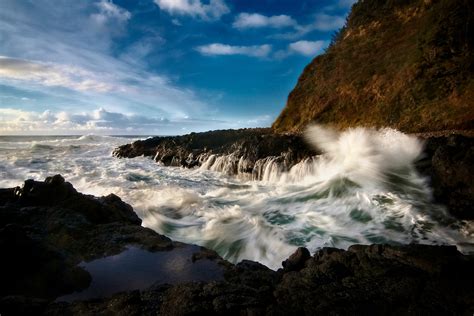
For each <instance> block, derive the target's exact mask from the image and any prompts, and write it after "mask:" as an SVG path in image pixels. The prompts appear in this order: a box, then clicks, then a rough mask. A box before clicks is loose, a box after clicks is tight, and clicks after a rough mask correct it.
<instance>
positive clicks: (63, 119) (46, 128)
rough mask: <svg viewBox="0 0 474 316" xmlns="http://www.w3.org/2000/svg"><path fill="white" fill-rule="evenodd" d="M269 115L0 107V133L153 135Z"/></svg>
mask: <svg viewBox="0 0 474 316" xmlns="http://www.w3.org/2000/svg"><path fill="white" fill-rule="evenodd" d="M270 121H271V117H270V116H268V115H265V116H256V117H253V118H239V117H237V118H233V120H232V121H228V120H219V119H198V118H181V119H174V120H169V119H166V118H164V117H156V116H154V117H152V116H144V115H136V114H125V113H120V112H113V111H108V110H106V109H104V108H98V109H95V110H93V111H89V112H79V113H72V112H66V111H60V112H52V111H50V110H45V111H43V112H34V111H25V110H18V109H12V108H4V109H2V108H0V135H2V134H3V135H16V134H32V135H40V134H49V135H78V134H91V133H93V134H103V135H114V134H115V135H123V134H135V135H139V134H148V135H149V134H156V135H176V134H183V133H187V132H189V131H207V130H212V129H219V128H229V127H230V128H232V127H233V128H236V127H257V126H259V127H260V126H268V125H269V124H270Z"/></svg>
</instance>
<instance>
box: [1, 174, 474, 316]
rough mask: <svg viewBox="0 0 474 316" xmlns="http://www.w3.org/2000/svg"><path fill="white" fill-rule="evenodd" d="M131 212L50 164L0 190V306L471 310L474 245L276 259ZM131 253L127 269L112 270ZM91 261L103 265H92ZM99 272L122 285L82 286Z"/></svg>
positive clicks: (106, 311) (58, 310)
mask: <svg viewBox="0 0 474 316" xmlns="http://www.w3.org/2000/svg"><path fill="white" fill-rule="evenodd" d="M140 223H141V220H140V219H139V218H138V217H137V215H136V214H135V213H134V212H133V209H132V208H131V207H130V205H128V204H126V203H124V202H122V201H121V200H120V198H119V197H117V196H115V195H113V194H111V195H108V196H106V197H100V198H99V197H94V196H89V195H83V194H81V193H79V192H77V191H76V190H75V189H74V188H73V187H72V185H71V184H70V183H68V182H65V181H64V179H63V178H62V177H61V176H59V175H56V176H54V177H51V178H47V179H46V180H45V181H44V182H37V181H33V180H28V181H25V183H24V185H23V187H22V188H19V187H17V188H12V189H2V190H0V245H1V249H2V250H3V254H2V260H0V279H1V280H2V282H0V314H1V315H2V316H3V315H30V314H34V315H40V314H43V315H90V314H94V315H156V314H159V315H189V314H206V315H213V314H226V315H261V314H268V315H289V314H290V315H291V314H311V315H313V314H317V313H321V314H330V313H331V314H335V315H338V314H342V315H346V314H351V315H353V314H391V315H399V314H445V315H463V314H464V315H472V313H473V312H474V270H473V269H472V267H473V266H474V257H473V256H470V255H463V254H461V253H459V252H458V251H457V250H456V248H455V247H450V246H422V245H406V246H389V245H371V246H362V245H354V246H352V247H350V248H349V249H348V250H347V251H345V250H340V249H333V248H324V249H321V250H319V251H317V252H316V253H314V254H312V255H311V254H310V253H309V252H308V250H307V249H305V248H299V249H298V250H297V251H296V252H295V253H294V254H293V255H291V256H290V257H289V259H287V260H286V261H284V262H283V263H282V268H281V269H279V270H278V271H273V270H270V269H268V268H267V267H265V266H263V265H261V264H259V263H257V262H252V261H243V262H241V263H239V264H237V265H233V264H230V263H228V262H227V261H225V260H223V259H221V258H220V257H219V256H218V255H217V254H216V253H215V252H213V251H211V250H208V249H205V248H202V247H197V246H192V245H186V244H182V243H178V242H174V241H172V240H170V239H169V238H167V237H165V236H162V235H159V234H158V233H156V232H154V231H152V230H150V229H148V228H144V227H142V226H141V225H140ZM134 249H135V250H134ZM132 250H133V251H132ZM130 253H132V255H131V256H132V257H131V258H130V256H128V259H127V260H128V261H126V262H125V263H126V265H125V266H126V267H129V270H121V271H119V270H118V268H119V266H120V265H121V264H122V261H123V260H122V259H123V258H124V256H125V255H126V254H130ZM133 254H135V255H136V254H140V256H141V257H140V256H139V257H136V258H134V257H133ZM143 256H147V258H149V257H150V256H156V257H157V258H159V260H156V262H155V263H154V265H155V266H157V267H158V269H157V270H156V269H155V270H153V271H154V272H153V273H150V274H149V275H146V279H147V281H148V285H147V286H143V284H138V283H137V284H134V280H133V279H130V278H129V274H130V273H131V272H133V271H132V270H146V269H145V267H144V266H143V262H141V261H140V259H141V258H142V257H143ZM125 257H126V256H125ZM101 258H105V259H101ZM134 259H135V260H134ZM101 260H102V261H101ZM99 262H101V264H103V265H105V268H103V269H102V270H99V271H100V272H101V274H97V271H95V270H94V266H95V267H97V266H98V265H99ZM134 264H135V266H134ZM130 267H135V268H136V269H130ZM155 268H156V267H155ZM156 271H158V272H156ZM102 274H111V275H112V276H113V278H112V279H110V280H109V281H108V282H114V284H115V286H117V289H118V288H119V287H120V286H118V285H117V284H119V283H120V280H124V282H125V283H126V284H125V285H126V286H127V289H126V290H121V291H120V292H119V293H109V292H108V294H107V295H105V296H106V297H101V296H104V294H103V293H100V292H95V293H94V292H91V291H90V289H91V288H92V289H93V288H94V287H96V288H97V286H98V284H97V283H98V282H97V280H100V277H101V275H102ZM96 278H97V279H96ZM117 280H118V282H119V283H117ZM104 282H105V281H104ZM117 289H116V291H117ZM109 290H110V289H109ZM88 291H89V292H88ZM71 293H73V294H71ZM74 293H75V294H74ZM81 293H92V294H91V295H90V296H89V297H87V298H84V297H85V296H82V297H81ZM101 294H102V295H101Z"/></svg>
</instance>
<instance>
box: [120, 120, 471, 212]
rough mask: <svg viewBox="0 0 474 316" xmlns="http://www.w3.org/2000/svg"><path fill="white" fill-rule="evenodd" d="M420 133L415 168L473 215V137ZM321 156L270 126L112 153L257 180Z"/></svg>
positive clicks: (438, 194) (138, 144) (451, 203)
mask: <svg viewBox="0 0 474 316" xmlns="http://www.w3.org/2000/svg"><path fill="white" fill-rule="evenodd" d="M471 135H472V134H471ZM420 137H421V138H422V139H424V141H425V151H424V155H423V156H422V157H421V159H420V160H419V161H418V162H417V164H416V167H417V169H418V171H419V172H420V173H421V174H422V175H424V176H426V178H427V179H428V181H429V182H430V185H431V187H432V188H433V195H434V198H435V200H436V201H437V202H439V203H441V204H444V205H446V206H447V207H448V210H449V211H450V212H451V214H452V215H454V216H456V217H457V218H460V219H474V210H473V209H472V206H473V205H474V177H472V175H473V174H474V138H473V137H472V136H463V135H460V134H451V133H445V134H444V135H437V136H429V137H427V136H426V135H423V134H422V135H420ZM317 154H319V153H318V152H316V151H315V150H314V149H311V148H310V146H308V145H307V144H306V143H305V141H304V139H303V138H302V137H301V136H300V135H297V134H276V133H273V132H272V131H271V130H270V129H241V130H222V131H211V132H205V133H191V134H188V135H183V136H169V137H153V138H149V139H146V140H139V141H135V142H133V143H131V144H126V145H123V146H120V147H118V148H116V149H115V151H114V153H113V155H114V156H116V157H119V158H133V157H137V156H147V157H150V158H153V159H154V160H155V161H156V162H157V163H159V164H162V165H165V166H181V167H186V168H193V167H199V166H200V167H206V168H207V169H212V170H215V171H221V172H224V173H226V174H229V175H244V176H246V175H247V177H249V178H252V179H254V180H261V179H262V178H263V175H264V171H265V169H270V167H271V164H274V165H276V166H277V167H278V169H279V170H281V171H288V170H290V169H291V167H293V166H294V165H295V164H297V163H299V162H301V161H303V160H305V159H310V158H311V157H312V156H314V155H317Z"/></svg>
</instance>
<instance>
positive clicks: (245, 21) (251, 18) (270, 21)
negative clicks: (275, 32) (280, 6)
mask: <svg viewBox="0 0 474 316" xmlns="http://www.w3.org/2000/svg"><path fill="white" fill-rule="evenodd" d="M297 25H298V23H297V22H296V21H295V20H294V19H293V18H291V17H290V16H288V15H274V16H265V15H262V14H258V13H240V14H239V15H237V16H236V18H235V20H234V23H232V26H233V27H234V28H236V29H240V30H243V29H251V28H264V27H269V28H283V27H289V26H297Z"/></svg>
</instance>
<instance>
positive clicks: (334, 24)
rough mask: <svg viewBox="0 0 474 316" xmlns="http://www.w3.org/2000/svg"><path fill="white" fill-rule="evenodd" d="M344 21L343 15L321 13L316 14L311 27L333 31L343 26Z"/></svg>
mask: <svg viewBox="0 0 474 316" xmlns="http://www.w3.org/2000/svg"><path fill="white" fill-rule="evenodd" d="M345 23H346V19H345V18H344V17H343V16H338V15H328V14H324V13H321V14H317V15H316V20H315V22H314V23H313V24H312V25H311V28H312V29H314V30H318V31H335V30H338V29H340V28H341V27H343V26H344V24H345Z"/></svg>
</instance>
